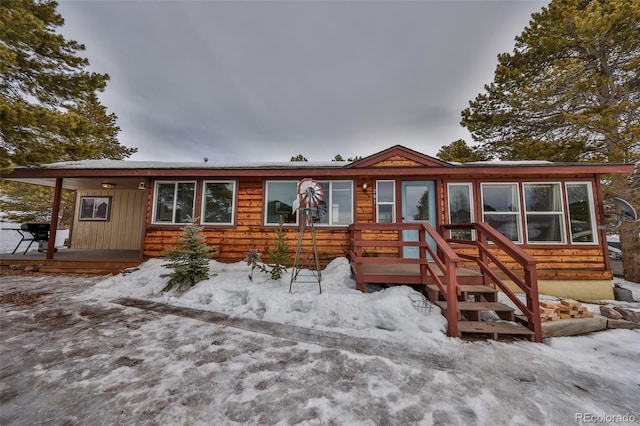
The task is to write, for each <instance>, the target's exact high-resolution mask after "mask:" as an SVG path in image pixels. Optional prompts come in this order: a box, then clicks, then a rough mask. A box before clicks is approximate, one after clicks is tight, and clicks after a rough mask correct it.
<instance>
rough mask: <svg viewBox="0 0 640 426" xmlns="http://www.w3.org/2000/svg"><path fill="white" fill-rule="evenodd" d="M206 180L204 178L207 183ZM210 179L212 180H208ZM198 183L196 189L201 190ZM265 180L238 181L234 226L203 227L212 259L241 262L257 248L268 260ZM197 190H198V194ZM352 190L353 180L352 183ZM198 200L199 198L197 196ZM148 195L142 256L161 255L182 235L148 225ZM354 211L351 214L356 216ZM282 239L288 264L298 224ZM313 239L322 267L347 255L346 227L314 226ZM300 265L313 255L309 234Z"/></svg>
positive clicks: (271, 242)
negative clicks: (214, 252)
mask: <svg viewBox="0 0 640 426" xmlns="http://www.w3.org/2000/svg"><path fill="white" fill-rule="evenodd" d="M208 179H209V178H207V179H205V180H208ZM211 179H213V178H211ZM201 183H202V182H201V181H199V182H198V188H201ZM264 188H265V185H264V181H263V179H262V178H259V177H244V178H239V179H238V185H237V192H238V193H237V204H236V223H235V225H234V226H220V227H217V226H208V225H207V226H204V229H203V234H204V235H205V236H206V237H207V243H208V244H209V245H211V246H215V247H216V249H217V251H218V253H217V254H216V255H215V256H214V259H216V260H219V261H221V262H238V261H241V260H242V259H244V254H245V252H247V251H248V250H251V249H254V248H257V249H258V250H260V251H261V252H262V253H263V260H264V261H265V262H268V261H269V257H268V256H267V254H266V249H267V248H271V249H274V248H275V238H276V230H277V229H278V227H277V226H266V225H264V209H263V204H264V190H265V189H264ZM198 191H200V189H198V190H197V192H198ZM354 191H357V189H356V181H354ZM197 198H198V199H199V197H197ZM152 202H153V198H152V196H150V198H149V200H148V203H147V224H148V225H147V232H146V236H145V243H144V256H145V257H160V256H164V250H165V249H167V248H171V247H175V246H176V244H177V240H176V237H178V236H180V235H182V230H181V228H182V226H181V225H170V226H167V225H163V226H157V225H149V223H150V220H149V219H150V217H151V216H150V215H151V204H152ZM198 204H199V202H197V203H196V212H197V213H199V205H198ZM355 214H356V213H355V210H354V215H355ZM283 230H284V232H285V238H286V241H287V244H288V246H289V253H290V254H291V261H292V262H293V258H294V256H295V252H296V249H297V246H298V239H299V227H298V226H297V225H285V226H284V227H283ZM315 230H316V232H315V234H316V240H317V244H318V248H319V250H318V252H319V255H320V261H321V263H322V264H323V265H326V264H327V263H329V262H330V261H331V260H332V259H335V258H336V257H342V256H348V252H349V231H348V229H347V228H346V227H337V226H336V227H326V226H316V227H315ZM302 253H303V255H304V257H303V264H304V261H305V258H306V256H307V254H311V253H313V251H312V242H311V238H310V236H309V235H305V238H304V241H303V251H302Z"/></svg>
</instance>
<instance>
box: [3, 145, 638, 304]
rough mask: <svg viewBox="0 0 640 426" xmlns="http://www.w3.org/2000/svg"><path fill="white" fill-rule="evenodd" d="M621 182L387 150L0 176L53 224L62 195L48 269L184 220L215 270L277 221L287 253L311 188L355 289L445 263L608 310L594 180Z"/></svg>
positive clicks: (135, 245) (263, 242) (267, 238)
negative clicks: (71, 205) (304, 190)
mask: <svg viewBox="0 0 640 426" xmlns="http://www.w3.org/2000/svg"><path fill="white" fill-rule="evenodd" d="M631 172H632V166H631V165H628V164H611V163H607V164H590V163H551V162H546V161H529V162H525V161H520V162H476V163H464V164H458V163H448V162H445V161H441V160H439V159H436V158H433V157H430V156H428V155H424V154H422V153H420V152H417V151H414V150H411V149H408V148H406V147H403V146H399V145H397V146H393V147H391V148H388V149H386V150H384V151H381V152H378V153H376V154H373V155H370V156H368V157H365V158H362V159H360V160H357V161H354V162H323V163H317V162H287V163H244V164H216V163H215V161H213V162H201V163H174V162H140V161H115V160H85V161H73V162H62V163H54V164H47V165H42V166H39V167H20V168H16V169H14V170H13V171H12V172H11V173H9V174H5V175H3V176H2V178H4V179H11V180H16V181H23V182H31V183H35V184H44V185H50V186H54V187H55V188H56V191H55V194H56V196H55V199H54V200H53V209H54V217H56V216H57V209H59V204H60V193H61V191H62V188H65V189H70V190H73V191H75V194H76V200H75V211H74V215H73V223H72V226H71V230H70V236H69V244H68V246H69V249H67V250H58V251H57V252H55V251H54V250H51V249H52V248H53V243H52V242H51V240H50V243H49V244H50V246H49V248H50V250H48V251H47V253H46V259H45V260H49V261H54V260H56V259H58V261H60V260H61V259H62V257H63V256H69V254H68V253H71V252H75V253H80V252H83V251H84V252H85V253H92V251H93V253H98V254H96V256H99V257H96V258H93V259H89V261H93V262H104V261H107V260H108V259H109V258H110V256H109V253H115V252H127V253H129V254H133V255H134V256H135V257H136V258H135V259H133V260H135V261H138V262H139V261H142V260H143V259H146V258H152V257H159V256H163V254H164V250H165V249H166V248H168V247H171V246H172V245H174V244H175V237H176V236H178V235H180V234H181V228H182V226H183V224H184V222H185V220H186V218H187V216H191V217H196V218H198V221H199V223H200V224H201V225H202V226H203V227H204V231H203V232H204V233H205V234H206V236H207V241H208V242H209V243H210V244H212V245H215V246H216V247H217V249H218V251H219V253H218V255H217V257H216V259H217V260H219V261H223V262H235V261H240V260H242V259H243V258H244V254H245V252H247V251H248V250H250V249H253V248H257V249H259V250H260V251H263V252H264V249H265V248H266V247H272V248H273V244H274V238H275V230H276V228H277V227H278V220H279V218H280V217H282V218H283V220H284V225H283V228H284V229H285V230H286V235H287V239H288V241H289V243H290V244H289V246H290V247H291V249H292V252H293V251H295V247H296V246H297V244H298V234H299V225H300V223H299V222H300V220H299V217H298V216H299V215H297V214H295V212H294V211H293V210H292V204H293V201H294V200H295V199H296V196H297V183H298V182H299V181H300V180H301V179H303V178H313V179H314V180H315V181H316V182H317V183H318V184H319V185H320V186H321V187H322V189H323V192H324V199H323V202H322V203H321V204H320V205H318V206H317V207H315V208H314V209H313V213H312V216H313V218H314V230H315V237H316V241H317V247H318V254H319V258H320V262H321V263H323V264H326V263H327V262H329V261H330V260H331V259H334V258H336V257H340V256H344V257H347V258H349V259H350V260H351V262H352V264H353V270H354V276H355V278H356V281H357V284H358V288H360V289H363V288H364V285H365V284H366V283H374V282H377V283H388V284H391V283H407V284H425V285H426V284H431V285H437V283H434V282H433V276H436V275H439V276H443V275H444V276H447V274H448V272H447V271H448V268H449V267H450V265H453V266H452V267H453V268H454V269H456V270H473V269H474V268H475V270H476V271H477V270H478V268H480V269H482V267H481V266H478V265H480V264H485V265H488V266H487V267H486V268H485V269H486V271H485V273H482V274H481V275H483V278H482V280H484V281H482V283H484V284H491V283H493V282H494V281H495V280H496V279H501V280H503V281H504V282H506V283H507V285H508V286H511V287H512V288H515V289H516V290H518V289H517V288H516V287H517V286H514V285H513V281H514V279H515V277H513V276H511V275H513V273H514V272H513V271H518V270H520V271H525V272H526V271H528V270H531V269H533V271H534V273H533V275H532V276H531V275H530V276H529V279H534V280H535V283H533V284H531V283H529V285H534V286H535V285H536V284H537V288H538V289H539V290H540V291H541V292H543V293H546V294H551V295H559V296H565V297H574V298H581V299H604V298H609V299H610V298H613V291H612V272H611V266H610V261H609V256H608V252H607V242H606V235H605V231H604V230H603V227H602V225H604V223H605V213H604V209H603V198H602V190H601V183H600V182H601V179H602V177H603V176H606V175H610V174H614V173H631ZM423 231H424V232H423ZM51 233H52V234H55V233H56V223H55V221H54V222H52V223H51ZM308 244H310V243H309V242H304V246H305V247H308ZM18 254H19V253H18ZM16 256H17V255H15V256H13V258H14V259H15V258H16ZM6 257H7V256H5V255H3V258H6ZM390 259H391V260H390ZM394 259H395V260H394ZM85 260H86V259H85ZM264 260H265V261H267V262H268V260H269V259H268V258H265V259H264ZM3 261H4V260H3ZM7 261H8V260H7ZM69 261H71V259H69ZM434 262H435V264H436V267H435V269H433V268H432V267H430V266H429V265H433V264H434ZM400 267H405V268H407V269H411V268H413V270H412V271H408V270H405V271H402V270H400V269H401V268H400ZM394 268H400V269H397V270H396V269H394ZM510 272H511V273H510ZM487 274H489V275H487ZM491 274H493V275H491ZM454 275H456V274H454ZM457 275H458V276H464V275H465V274H464V273H462V274H461V273H460V272H459V271H458V272H457ZM468 275H473V274H472V273H469V274H468ZM430 276H431V277H432V278H429V277H430ZM468 279H469V280H470V282H471V281H473V280H472V279H471V278H468ZM523 279H524V278H523ZM459 281H460V282H462V281H464V278H459ZM477 282H479V281H477V280H476V283H477ZM441 284H442V283H441ZM441 290H442V287H441ZM518 291H521V289H520V290H518ZM536 296H537V293H536Z"/></svg>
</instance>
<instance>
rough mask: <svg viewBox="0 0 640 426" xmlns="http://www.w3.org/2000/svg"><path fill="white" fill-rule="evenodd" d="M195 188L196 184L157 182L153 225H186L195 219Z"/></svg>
mask: <svg viewBox="0 0 640 426" xmlns="http://www.w3.org/2000/svg"><path fill="white" fill-rule="evenodd" d="M195 188H196V183H195V182H156V186H155V191H154V203H153V223H173V224H182V223H186V222H187V216H189V217H193V208H194V203H195V196H194V195H195Z"/></svg>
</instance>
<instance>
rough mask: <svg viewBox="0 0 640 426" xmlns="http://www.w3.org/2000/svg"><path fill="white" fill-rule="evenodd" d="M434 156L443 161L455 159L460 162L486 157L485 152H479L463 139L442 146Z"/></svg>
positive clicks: (481, 159)
mask: <svg viewBox="0 0 640 426" xmlns="http://www.w3.org/2000/svg"><path fill="white" fill-rule="evenodd" d="M436 157H438V158H439V159H441V160H444V161H457V162H460V163H469V162H472V161H485V160H487V159H488V158H487V155H486V153H483V152H481V151H480V150H479V149H477V148H476V147H471V146H469V145H467V142H466V141H465V140H464V139H458V140H457V141H455V142H452V143H451V145H445V146H443V147H442V148H440V151H438V153H437V154H436Z"/></svg>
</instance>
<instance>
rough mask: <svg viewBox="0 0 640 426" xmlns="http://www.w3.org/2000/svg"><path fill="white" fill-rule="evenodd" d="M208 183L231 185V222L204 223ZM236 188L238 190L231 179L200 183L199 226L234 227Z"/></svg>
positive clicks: (235, 183)
mask: <svg viewBox="0 0 640 426" xmlns="http://www.w3.org/2000/svg"><path fill="white" fill-rule="evenodd" d="M209 183H222V184H231V220H230V221H229V222H205V217H206V203H207V197H206V191H207V184H209ZM237 188H238V184H237V182H236V181H235V180H233V179H225V180H220V179H211V180H203V181H202V192H201V198H202V200H201V204H200V215H201V216H200V224H201V225H206V226H232V225H234V224H235V223H236V222H235V221H236V204H237V202H236V200H237V199H238V192H237Z"/></svg>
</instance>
